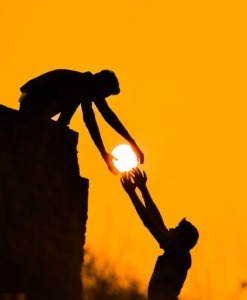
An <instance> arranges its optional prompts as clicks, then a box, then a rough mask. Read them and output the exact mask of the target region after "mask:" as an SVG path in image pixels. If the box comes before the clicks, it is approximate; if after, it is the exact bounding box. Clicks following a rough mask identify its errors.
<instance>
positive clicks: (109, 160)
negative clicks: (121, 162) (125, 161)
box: [102, 152, 118, 175]
mask: <svg viewBox="0 0 247 300" xmlns="http://www.w3.org/2000/svg"><path fill="white" fill-rule="evenodd" d="M102 157H103V159H104V161H105V162H106V164H107V166H108V169H109V170H110V172H112V174H114V175H117V174H118V170H117V168H116V167H115V166H114V163H113V159H116V158H115V157H114V156H113V155H111V154H109V153H107V152H106V153H104V155H102Z"/></svg>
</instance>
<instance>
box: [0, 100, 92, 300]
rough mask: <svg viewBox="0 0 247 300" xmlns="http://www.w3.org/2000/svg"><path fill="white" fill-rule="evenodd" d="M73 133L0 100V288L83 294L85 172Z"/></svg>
mask: <svg viewBox="0 0 247 300" xmlns="http://www.w3.org/2000/svg"><path fill="white" fill-rule="evenodd" d="M77 142H78V133H76V132H74V131H72V130H70V129H69V128H68V127H66V126H61V125H59V124H57V123H56V122H55V121H53V120H42V119H37V118H34V117H32V116H29V115H26V114H24V113H20V112H19V111H16V110H13V109H10V108H7V107H5V106H0V293H10V292H14V293H25V294H26V298H27V299H31V300H36V299H37V300H41V299H42V300H65V299H67V300H73V299H74V300H79V299H81V293H82V292H81V290H82V289H81V278H80V270H81V265H82V262H83V246H84V243H85V232H86V221H87V201H88V180H87V179H85V178H82V177H80V174H79V166H78V160H77V150H76V146H77Z"/></svg>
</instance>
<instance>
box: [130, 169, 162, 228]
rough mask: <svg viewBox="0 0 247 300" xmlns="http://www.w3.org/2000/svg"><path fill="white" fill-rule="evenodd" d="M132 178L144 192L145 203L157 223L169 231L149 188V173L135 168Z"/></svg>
mask: <svg viewBox="0 0 247 300" xmlns="http://www.w3.org/2000/svg"><path fill="white" fill-rule="evenodd" d="M131 173H132V178H133V181H134V182H135V184H136V186H137V187H138V188H139V189H140V191H141V193H142V197H143V200H144V202H145V205H146V207H147V209H148V211H149V213H150V214H151V215H152V216H153V218H154V219H155V221H156V222H157V224H158V225H159V226H160V227H161V228H162V229H163V230H165V231H168V229H167V228H166V226H165V224H164V221H163V219H162V216H161V214H160V212H159V210H158V208H157V206H156V204H155V203H154V201H153V199H152V197H151V195H150V193H149V190H148V188H147V185H146V182H147V175H146V173H145V172H143V173H142V172H141V171H140V170H139V169H138V168H135V169H133V171H132V172H131Z"/></svg>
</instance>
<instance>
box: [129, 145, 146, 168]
mask: <svg viewBox="0 0 247 300" xmlns="http://www.w3.org/2000/svg"><path fill="white" fill-rule="evenodd" d="M131 148H132V149H133V151H134V152H135V154H136V156H137V159H138V161H139V163H140V164H143V162H144V154H143V153H142V152H141V150H140V148H139V147H138V146H137V145H136V144H135V143H134V144H133V143H132V144H131Z"/></svg>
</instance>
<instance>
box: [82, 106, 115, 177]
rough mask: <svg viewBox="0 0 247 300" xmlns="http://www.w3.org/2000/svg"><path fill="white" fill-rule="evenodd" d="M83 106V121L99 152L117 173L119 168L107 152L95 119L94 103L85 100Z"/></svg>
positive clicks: (112, 170) (111, 169)
mask: <svg viewBox="0 0 247 300" xmlns="http://www.w3.org/2000/svg"><path fill="white" fill-rule="evenodd" d="M81 107H82V113H83V121H84V122H85V124H86V126H87V129H88V131H89V133H90V135H91V137H92V139H93V141H94V143H95V145H96V147H97V148H98V150H99V152H100V153H101V156H102V158H103V159H104V161H105V162H106V164H107V166H108V169H109V170H110V171H111V172H112V173H113V174H114V175H116V174H117V173H118V172H117V169H116V168H115V166H114V164H113V161H112V160H113V156H112V155H111V154H109V153H107V152H106V150H105V146H104V144H103V141H102V138H101V135H100V131H99V127H98V124H97V122H96V119H95V114H94V111H93V108H92V103H91V102H90V101H84V102H83V103H82V104H81Z"/></svg>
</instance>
